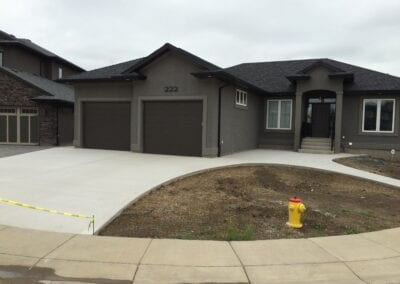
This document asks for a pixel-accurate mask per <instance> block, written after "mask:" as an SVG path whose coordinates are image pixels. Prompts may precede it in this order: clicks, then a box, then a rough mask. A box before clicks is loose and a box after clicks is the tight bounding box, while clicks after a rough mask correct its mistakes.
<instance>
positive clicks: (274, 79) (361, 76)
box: [63, 43, 400, 93]
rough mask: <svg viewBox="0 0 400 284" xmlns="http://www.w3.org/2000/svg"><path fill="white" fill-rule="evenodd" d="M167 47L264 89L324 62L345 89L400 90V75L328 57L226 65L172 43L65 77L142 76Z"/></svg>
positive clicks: (282, 89) (286, 89)
mask: <svg viewBox="0 0 400 284" xmlns="http://www.w3.org/2000/svg"><path fill="white" fill-rule="evenodd" d="M167 51H173V52H177V53H179V54H180V55H183V56H186V57H188V58H189V59H190V60H192V61H193V62H194V63H195V64H197V65H199V66H200V67H202V70H203V71H200V72H196V73H193V75H195V76H198V77H202V78H205V77H217V78H220V79H221V80H225V81H229V82H232V83H238V84H240V85H246V84H247V87H249V88H252V89H253V90H256V91H261V92H269V93H293V92H294V91H295V90H294V88H295V87H294V84H293V83H292V82H291V81H290V79H291V77H292V78H293V77H301V76H303V77H304V74H305V73H306V72H307V71H308V70H309V69H312V68H313V66H314V65H316V64H322V65H324V66H325V67H327V68H328V69H329V70H331V71H332V74H333V75H334V76H342V78H344V79H345V81H344V82H345V84H344V90H345V91H354V92H361V91H400V78H399V77H395V76H392V75H389V74H384V73H381V72H377V71H373V70H369V69H366V68H362V67H359V66H355V65H351V64H347V63H344V62H340V61H336V60H332V59H328V58H322V59H304V60H289V61H272V62H256V63H243V64H239V65H235V66H232V67H229V68H225V69H223V68H220V67H218V66H216V65H214V64H212V63H210V62H207V61H205V60H203V59H202V58H200V57H197V56H195V55H193V54H191V53H189V52H187V51H185V50H183V49H180V48H177V47H175V46H173V45H172V44H169V43H166V44H165V45H163V46H162V47H161V48H159V49H157V50H156V51H154V52H153V53H151V54H150V55H148V56H147V57H143V58H139V59H135V60H131V61H126V62H123V63H119V64H115V65H111V66H107V67H104V68H99V69H96V70H92V71H88V72H84V73H81V74H77V75H74V76H71V77H68V78H65V79H63V81H79V80H105V79H107V80H109V79H125V78H128V76H131V77H130V78H135V77H136V78H139V79H143V77H142V78H141V77H140V69H141V68H142V67H143V66H144V65H146V64H148V63H150V62H151V61H152V60H154V59H155V58H156V57H158V56H160V55H162V54H164V53H165V52H167Z"/></svg>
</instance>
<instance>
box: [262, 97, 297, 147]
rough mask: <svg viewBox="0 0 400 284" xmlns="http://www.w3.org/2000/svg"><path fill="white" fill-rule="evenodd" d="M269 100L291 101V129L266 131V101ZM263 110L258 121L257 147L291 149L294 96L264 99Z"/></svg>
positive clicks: (293, 123)
mask: <svg viewBox="0 0 400 284" xmlns="http://www.w3.org/2000/svg"><path fill="white" fill-rule="evenodd" d="M269 99H272V100H273V99H291V100H292V129H290V130H273V129H267V100H269ZM262 105H263V109H262V111H261V116H260V119H259V123H260V125H261V127H260V139H259V145H260V147H262V148H271V149H293V141H294V126H295V120H294V119H295V105H296V97H295V96H293V95H292V96H288V95H286V96H271V97H265V98H264V100H263V103H262Z"/></svg>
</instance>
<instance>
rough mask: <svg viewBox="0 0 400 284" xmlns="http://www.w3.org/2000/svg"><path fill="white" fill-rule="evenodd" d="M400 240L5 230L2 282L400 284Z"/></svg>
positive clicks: (395, 233)
mask: <svg viewBox="0 0 400 284" xmlns="http://www.w3.org/2000/svg"><path fill="white" fill-rule="evenodd" d="M399 240H400V228H395V229H390V230H384V231H379V232H372V233H365V234H359V235H347V236H335V237H323V238H311V239H296V240H293V239H287V240H265V241H248V242H218V241H188V240H166V239H134V238H116V237H99V236H85V235H74V234H62V233H53V232H44V231H35V230H26V229H18V228H14V227H6V226H0V279H4V280H6V282H5V283H37V281H39V280H48V281H60V282H62V281H66V282H79V283H115V284H124V283H141V284H144V283H154V284H156V283H157V284H161V283H252V284H257V283H321V282H323V283H400V241H399ZM4 280H2V281H4ZM12 281H15V282H12ZM0 282H1V281H0ZM1 283H3V282H1ZM62 283H64V282H62Z"/></svg>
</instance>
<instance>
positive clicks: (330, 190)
mask: <svg viewBox="0 0 400 284" xmlns="http://www.w3.org/2000/svg"><path fill="white" fill-rule="evenodd" d="M292 196H297V197H300V198H302V200H303V202H304V204H305V205H306V207H307V211H306V213H305V215H304V218H303V220H304V227H303V228H302V229H299V230H295V229H290V228H288V227H287V226H286V225H285V222H286V221H287V200H288V198H289V197H292ZM399 204H400V189H399V188H395V187H390V186H387V185H383V184H379V183H375V182H371V181H368V180H363V179H359V178H355V177H351V176H347V175H342V174H337V173H331V172H326V171H319V170H313V169H307V168H300V167H289V166H278V165H265V166H264V165H260V166H240V167H230V168H229V167H228V168H223V169H217V170H212V171H209V172H205V173H201V174H196V175H194V176H190V177H187V178H183V179H181V180H178V181H175V182H172V183H171V184H169V185H166V186H162V187H160V188H159V189H157V190H155V191H153V192H151V193H150V194H148V195H146V196H144V197H143V198H142V199H140V200H138V201H137V202H136V203H134V204H132V205H131V206H130V207H128V208H127V209H125V210H124V211H123V212H122V214H121V215H120V216H119V217H117V218H116V219H115V220H114V221H113V222H112V223H110V224H109V225H108V226H107V227H105V228H104V229H103V230H102V232H101V233H100V235H106V236H125V237H151V238H183V239H211V240H248V239H277V238H303V237H316V236H328V235H339V234H353V233H360V232H367V231H375V230H380V229H386V228H391V227H397V226H400V218H399V216H400V206H399Z"/></svg>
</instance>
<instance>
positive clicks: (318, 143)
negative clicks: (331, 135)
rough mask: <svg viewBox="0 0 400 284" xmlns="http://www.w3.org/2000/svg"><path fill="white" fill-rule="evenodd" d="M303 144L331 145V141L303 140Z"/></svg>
mask: <svg viewBox="0 0 400 284" xmlns="http://www.w3.org/2000/svg"><path fill="white" fill-rule="evenodd" d="M301 145H310V146H327V147H330V146H331V142H330V141H329V142H311V141H302V142H301Z"/></svg>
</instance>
